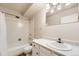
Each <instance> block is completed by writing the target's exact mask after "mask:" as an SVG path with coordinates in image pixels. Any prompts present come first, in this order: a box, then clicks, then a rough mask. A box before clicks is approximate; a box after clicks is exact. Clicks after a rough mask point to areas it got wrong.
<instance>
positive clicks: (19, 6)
mask: <svg viewBox="0 0 79 59" xmlns="http://www.w3.org/2000/svg"><path fill="white" fill-rule="evenodd" d="M31 5H32V3H0V7H4V8H7V9H11V10H14V11H16V12H19V13H21V14H22V15H23V14H24V13H25V12H26V11H27V9H28V8H29V7H30V6H31Z"/></svg>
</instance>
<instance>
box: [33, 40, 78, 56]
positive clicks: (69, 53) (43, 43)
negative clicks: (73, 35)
mask: <svg viewBox="0 0 79 59" xmlns="http://www.w3.org/2000/svg"><path fill="white" fill-rule="evenodd" d="M52 41H53V40H52ZM52 41H51V40H48V39H35V40H33V42H35V43H37V44H39V45H41V46H44V47H46V48H48V49H50V50H51V51H54V52H55V53H57V54H60V55H62V56H79V45H75V44H71V43H70V44H71V46H72V50H69V51H63V50H57V49H54V48H52V47H49V46H48V45H47V44H48V43H51V42H52Z"/></svg>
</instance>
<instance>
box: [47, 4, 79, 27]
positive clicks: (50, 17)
mask: <svg viewBox="0 0 79 59" xmlns="http://www.w3.org/2000/svg"><path fill="white" fill-rule="evenodd" d="M78 8H79V7H78V3H55V4H53V3H49V4H47V13H46V24H47V25H59V24H67V23H74V22H78Z"/></svg>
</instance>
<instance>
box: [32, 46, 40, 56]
mask: <svg viewBox="0 0 79 59" xmlns="http://www.w3.org/2000/svg"><path fill="white" fill-rule="evenodd" d="M32 56H39V50H38V49H37V48H35V47H33V48H32Z"/></svg>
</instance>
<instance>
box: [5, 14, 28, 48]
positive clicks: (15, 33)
mask: <svg viewBox="0 0 79 59" xmlns="http://www.w3.org/2000/svg"><path fill="white" fill-rule="evenodd" d="M19 23H21V24H19ZM6 25H7V42H8V47H9V48H11V47H15V46H18V45H24V44H26V43H27V42H28V41H29V21H28V20H27V19H17V18H16V17H15V16H13V15H8V14H6ZM19 38H21V39H22V41H18V39H19Z"/></svg>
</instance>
